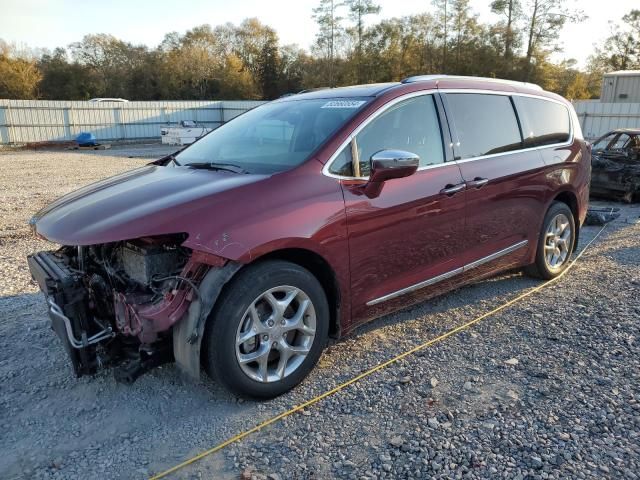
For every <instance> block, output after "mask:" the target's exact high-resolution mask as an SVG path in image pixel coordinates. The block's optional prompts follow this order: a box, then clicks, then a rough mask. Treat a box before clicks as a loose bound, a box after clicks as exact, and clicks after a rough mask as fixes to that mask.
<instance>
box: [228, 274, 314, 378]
mask: <svg viewBox="0 0 640 480" xmlns="http://www.w3.org/2000/svg"><path fill="white" fill-rule="evenodd" d="M315 335H316V313H315V309H314V306H313V303H312V302H311V299H310V298H309V296H308V295H307V294H306V293H305V292H303V291H302V290H300V289H299V288H296V287H292V286H289V285H282V286H279V287H275V288H271V289H269V290H267V291H266V292H263V293H262V294H260V295H259V296H258V297H257V298H256V299H255V300H253V302H251V304H250V305H249V307H248V308H247V310H246V311H245V313H244V315H243V317H242V320H241V321H240V324H239V325H238V330H237V332H236V358H237V360H238V364H239V365H240V368H241V369H242V371H243V372H244V373H245V374H246V375H247V376H248V377H249V378H251V379H253V380H255V381H257V382H260V383H271V382H277V381H280V380H282V379H284V378H286V377H287V376H289V375H291V374H292V373H293V372H294V371H296V370H297V369H298V368H299V367H300V365H301V364H302V363H303V362H304V360H305V358H306V357H307V355H308V354H309V352H310V350H311V347H312V345H313V340H314V339H315Z"/></svg>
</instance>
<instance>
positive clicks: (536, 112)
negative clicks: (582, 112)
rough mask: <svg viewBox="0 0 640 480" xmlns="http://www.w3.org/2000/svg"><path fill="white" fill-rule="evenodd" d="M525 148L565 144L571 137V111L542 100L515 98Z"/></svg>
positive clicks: (557, 104)
mask: <svg viewBox="0 0 640 480" xmlns="http://www.w3.org/2000/svg"><path fill="white" fill-rule="evenodd" d="M514 101H515V104H516V108H517V109H518V114H519V116H520V121H521V122H522V133H523V135H524V145H525V147H539V146H543V145H552V144H554V143H565V142H567V141H569V137H570V136H571V123H570V121H569V110H568V109H567V108H566V107H565V106H564V105H561V104H559V103H556V102H551V101H549V100H543V99H541V98H531V97H520V96H515V97H514Z"/></svg>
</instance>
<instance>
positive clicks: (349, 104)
mask: <svg viewBox="0 0 640 480" xmlns="http://www.w3.org/2000/svg"><path fill="white" fill-rule="evenodd" d="M365 103H367V102H366V101H365V100H331V101H330V102H327V103H325V104H324V105H323V106H322V107H320V108H358V107H360V106H362V105H364V104H365Z"/></svg>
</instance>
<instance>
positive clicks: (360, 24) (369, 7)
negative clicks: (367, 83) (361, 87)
mask: <svg viewBox="0 0 640 480" xmlns="http://www.w3.org/2000/svg"><path fill="white" fill-rule="evenodd" d="M345 5H346V6H347V7H348V8H349V20H351V21H352V22H353V23H354V28H353V29H352V30H353V32H354V33H355V36H356V55H355V58H356V79H357V82H358V83H361V82H362V81H363V80H362V79H363V75H362V73H363V72H362V45H363V42H364V31H365V25H364V20H365V17H366V16H367V15H377V14H378V13H380V6H379V5H376V4H375V3H373V0H346V1H345Z"/></svg>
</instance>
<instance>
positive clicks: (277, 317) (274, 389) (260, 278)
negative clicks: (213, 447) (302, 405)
mask: <svg viewBox="0 0 640 480" xmlns="http://www.w3.org/2000/svg"><path fill="white" fill-rule="evenodd" d="M209 322H210V324H208V325H207V329H206V333H205V335H206V336H205V339H204V341H205V342H206V343H205V358H204V362H205V367H206V370H207V372H208V373H209V374H210V376H212V377H213V378H214V379H216V380H218V381H220V382H221V383H222V384H223V385H225V386H226V387H227V388H229V389H230V390H231V391H233V392H235V393H237V394H239V395H242V396H248V397H254V398H271V397H275V396H278V395H280V394H282V393H284V392H286V391H287V390H290V389H291V388H293V387H294V386H296V385H297V384H298V383H300V382H301V381H302V380H303V379H304V377H306V376H307V374H308V373H309V372H310V371H311V369H312V368H313V367H314V366H315V364H316V363H317V361H318V359H319V357H320V355H321V353H322V349H323V348H324V345H325V343H326V340H327V335H328V331H329V307H328V303H327V298H326V295H325V293H324V290H323V288H322V286H321V285H320V283H319V282H318V280H317V279H316V278H315V277H314V276H313V275H312V274H311V273H310V272H309V271H308V270H306V269H304V268H302V267H300V266H298V265H296V264H293V263H290V262H284V261H275V260H271V261H265V262H262V263H259V264H256V265H254V266H249V267H247V268H245V269H243V270H242V271H240V272H239V274H238V276H237V277H236V278H234V279H233V280H232V282H231V283H230V285H229V286H228V288H226V289H225V292H224V293H223V295H222V297H221V299H220V301H219V302H218V303H217V305H216V307H215V310H214V313H213V316H212V317H211V318H210V320H209Z"/></svg>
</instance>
